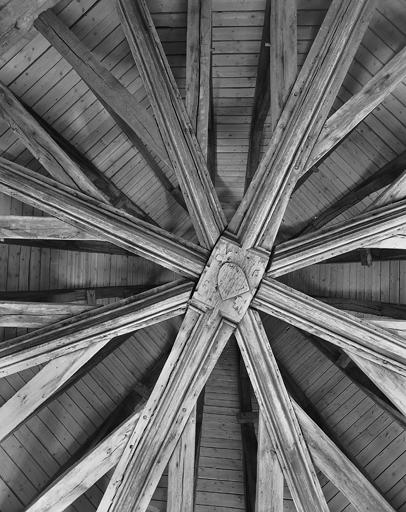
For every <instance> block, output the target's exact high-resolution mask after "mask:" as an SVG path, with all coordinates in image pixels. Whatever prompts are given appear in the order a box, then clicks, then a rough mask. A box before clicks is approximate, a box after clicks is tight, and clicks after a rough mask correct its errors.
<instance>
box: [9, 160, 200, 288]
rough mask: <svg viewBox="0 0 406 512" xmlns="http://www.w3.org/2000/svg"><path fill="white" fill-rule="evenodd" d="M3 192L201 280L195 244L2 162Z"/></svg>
mask: <svg viewBox="0 0 406 512" xmlns="http://www.w3.org/2000/svg"><path fill="white" fill-rule="evenodd" d="M0 190H1V191H3V192H5V193H6V194H9V195H11V196H13V197H17V198H18V199H20V200H21V201H23V202H26V203H28V204H30V205H31V206H34V207H36V208H39V209H41V210H43V211H45V212H47V213H49V214H51V215H54V216H55V217H57V218H59V219H60V220H62V221H65V222H67V223H68V224H71V225H73V226H75V227H77V228H79V229H83V230H86V231H88V232H89V233H92V234H95V235H96V236H99V237H102V238H103V239H105V240H108V241H109V242H111V243H113V244H116V245H118V246H119V247H121V248H123V249H126V250H128V251H130V252H133V253H135V254H138V255H140V256H143V257H146V258H148V259H150V260H152V261H154V262H156V263H158V264H160V265H163V266H166V267H167V268H170V269H171V270H174V271H175V272H179V273H181V274H183V275H186V276H187V277H192V278H196V277H197V276H199V275H200V272H201V270H202V268H203V265H204V262H205V260H206V259H207V253H206V251H205V250H204V249H203V248H200V247H198V246H197V245H195V244H192V243H190V242H186V241H185V240H183V239H181V238H178V237H176V236H174V235H171V234H170V233H168V232H167V231H165V230H163V229H161V228H158V227H156V226H153V225H151V224H149V223H148V222H145V221H143V220H141V219H139V218H136V217H133V216H131V215H129V214H126V213H125V212H123V211H122V210H118V209H117V208H114V207H113V206H110V205H108V204H105V203H101V202H99V201H97V200H95V199H93V198H91V197H90V196H87V195H86V194H82V193H80V192H76V191H75V190H73V189H71V188H70V187H66V186H64V185H61V184H59V183H57V182H56V181H55V180H53V179H51V178H46V177H45V176H40V175H38V174H37V173H35V172H32V171H30V170H29V169H27V168H25V167H22V166H20V165H17V164H15V163H13V162H9V161H8V160H5V159H3V158H0Z"/></svg>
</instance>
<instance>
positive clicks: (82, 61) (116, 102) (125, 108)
mask: <svg viewBox="0 0 406 512" xmlns="http://www.w3.org/2000/svg"><path fill="white" fill-rule="evenodd" d="M34 26H35V28H36V29H37V30H38V31H39V32H40V33H41V34H42V35H43V36H44V37H45V38H46V39H47V40H48V41H49V42H50V43H51V45H52V46H53V47H54V48H55V49H56V50H57V51H58V52H59V53H60V54H61V55H62V57H64V58H65V59H66V60H67V61H68V62H69V64H70V65H71V66H72V67H73V69H74V70H75V71H76V73H78V75H79V76H80V77H81V78H82V79H83V80H84V82H85V83H86V84H87V85H88V86H89V88H90V89H91V90H92V91H93V93H94V94H95V95H96V97H97V98H98V99H99V101H100V102H101V103H102V105H103V106H104V107H105V108H106V110H107V111H108V112H109V113H110V114H111V115H112V116H113V118H114V120H115V121H116V122H117V123H118V125H119V126H120V127H121V128H123V130H124V132H125V133H126V135H127V136H128V137H129V139H130V141H131V142H132V143H133V144H134V145H135V147H136V148H137V149H138V150H139V151H140V153H141V154H142V156H143V157H144V159H145V160H146V162H147V163H148V164H149V166H150V168H151V169H152V170H153V171H154V172H155V174H156V176H157V178H158V179H159V181H160V182H161V184H162V185H163V187H164V188H165V189H166V190H167V191H168V192H169V193H170V194H172V195H174V197H175V199H176V200H178V199H179V194H177V193H176V191H175V189H176V188H177V183H176V182H173V183H172V181H171V180H170V179H169V178H168V176H167V175H172V169H171V164H170V161H169V159H168V154H167V152H166V150H165V147H164V145H163V143H162V139H161V136H160V135H159V131H158V129H157V126H156V123H155V120H154V118H153V116H152V115H151V113H150V112H149V111H148V110H147V109H146V107H145V106H144V105H142V104H140V103H138V102H137V101H136V99H135V98H134V96H133V95H132V94H130V92H129V91H128V90H127V89H126V88H125V87H124V86H123V85H122V84H121V82H120V81H119V80H117V79H116V78H115V76H114V75H113V74H112V73H110V71H108V70H107V69H106V68H105V67H104V66H103V64H102V63H101V62H100V61H99V60H98V59H97V58H96V57H95V55H94V54H93V53H92V52H91V51H90V50H89V49H88V48H87V47H86V46H85V45H84V44H83V43H82V41H80V39H79V38H78V37H76V35H75V34H74V33H73V32H72V31H71V30H69V28H68V27H67V26H66V25H65V24H64V23H63V22H62V21H61V20H60V19H59V18H58V17H57V16H56V15H55V14H54V13H53V12H52V11H51V10H48V11H46V12H44V13H42V14H41V15H40V16H39V17H38V19H37V20H36V21H35V23H34ZM180 203H181V204H183V200H182V199H181V201H180Z"/></svg>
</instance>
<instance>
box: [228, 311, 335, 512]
mask: <svg viewBox="0 0 406 512" xmlns="http://www.w3.org/2000/svg"><path fill="white" fill-rule="evenodd" d="M236 338H237V341H238V345H239V347H240V350H241V353H242V355H243V358H244V362H245V365H246V366H247V370H248V372H249V375H250V378H251V382H252V385H253V388H254V391H255V394H256V396H257V400H258V403H259V407H260V411H261V414H262V415H263V419H264V422H265V425H266V429H267V431H268V434H269V436H270V438H271V440H272V443H273V446H274V449H275V451H276V455H277V458H278V461H279V464H280V466H281V468H282V471H283V474H284V477H285V479H286V482H287V484H288V486H289V488H290V491H291V494H292V498H293V500H294V502H295V506H296V509H297V510H298V512H302V511H303V512H311V511H313V512H314V511H317V510H322V511H326V512H327V511H328V506H327V503H326V501H325V498H324V496H323V492H322V490H321V487H320V483H319V481H318V478H317V475H316V472H315V469H314V467H313V463H312V459H311V457H310V454H309V452H308V449H307V446H306V444H305V442H304V440H303V437H302V435H301V431H300V427H299V424H298V422H297V419H296V415H295V412H294V410H293V407H292V404H291V401H290V398H289V396H288V393H287V391H286V388H285V386H284V384H283V380H282V377H281V375H280V372H279V369H278V365H277V363H276V360H275V357H274V355H273V352H272V349H271V346H270V344H269V340H268V338H267V335H266V333H265V330H264V328H263V326H262V321H261V318H260V316H259V313H257V312H256V311H253V310H248V312H247V313H246V315H245V316H244V318H243V319H242V320H241V322H240V324H239V326H238V329H237V332H236Z"/></svg>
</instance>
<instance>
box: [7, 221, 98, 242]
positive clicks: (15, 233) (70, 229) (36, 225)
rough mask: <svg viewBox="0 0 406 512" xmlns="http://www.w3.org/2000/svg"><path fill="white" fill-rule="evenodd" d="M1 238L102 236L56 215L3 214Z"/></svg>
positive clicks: (93, 237)
mask: <svg viewBox="0 0 406 512" xmlns="http://www.w3.org/2000/svg"><path fill="white" fill-rule="evenodd" d="M0 238H13V239H15V238H22V239H28V240H97V239H99V240H100V238H97V237H95V236H94V235H93V236H92V235H90V234H89V233H87V232H86V231H84V230H81V229H78V228H75V227H74V226H71V225H70V224H66V222H62V221H60V220H59V219H55V218H54V217H29V216H28V215H1V216H0Z"/></svg>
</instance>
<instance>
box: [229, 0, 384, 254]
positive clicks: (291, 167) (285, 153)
mask: <svg viewBox="0 0 406 512" xmlns="http://www.w3.org/2000/svg"><path fill="white" fill-rule="evenodd" d="M374 5H375V4H374V2H373V1H369V0H365V1H360V2H351V1H350V0H346V1H338V0H333V2H332V3H331V5H330V8H329V10H328V12H327V14H326V16H325V18H324V21H323V24H322V26H321V28H320V30H319V32H318V34H317V37H316V39H315V41H314V43H313V46H312V48H311V49H310V52H309V54H308V56H307V58H306V61H305V64H304V66H303V67H302V69H301V71H300V73H299V76H298V78H297V80H296V82H295V85H294V86H293V88H292V90H291V93H290V95H289V98H288V100H287V102H286V106H285V108H284V110H283V112H282V114H281V117H280V119H279V122H278V124H277V126H276V128H275V130H274V133H273V136H272V139H271V142H270V144H269V147H268V149H267V152H266V154H265V156H264V158H263V159H262V161H261V163H260V165H259V167H258V170H257V172H256V174H255V176H254V179H253V180H252V182H251V185H250V187H249V188H248V191H247V193H246V194H245V196H244V198H243V200H242V202H241V204H240V206H239V208H238V210H237V212H236V214H235V215H234V217H233V219H232V221H231V223H230V225H229V230H230V231H231V232H232V233H233V234H235V235H237V236H238V237H239V239H240V240H241V242H242V245H243V247H253V246H260V247H262V248H264V249H267V250H271V248H272V246H273V242H274V239H275V237H276V234H277V231H278V229H279V226H280V223H281V221H282V218H283V215H284V213H285V209H286V206H287V203H288V201H289V197H290V195H291V193H292V191H293V188H294V186H295V182H296V180H297V179H298V177H299V176H300V174H301V173H302V172H303V171H304V169H305V168H306V164H307V161H308V159H309V157H310V153H311V151H312V149H313V147H314V145H315V143H316V141H317V138H318V136H319V133H320V130H321V128H322V126H323V124H324V122H325V120H326V118H327V115H328V113H329V110H330V108H331V106H332V104H333V101H334V99H335V96H336V94H337V93H338V90H339V88H340V86H341V83H342V81H343V80H344V77H345V75H346V73H347V70H348V68H349V66H350V64H351V61H352V59H353V56H354V54H355V52H356V50H357V48H358V45H359V43H360V41H361V39H362V36H363V34H364V33H365V30H366V29H367V26H368V23H369V20H370V18H371V16H372V14H373V12H374Z"/></svg>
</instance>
